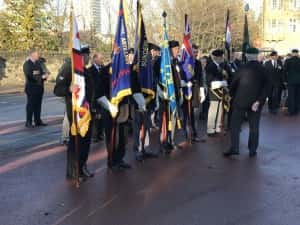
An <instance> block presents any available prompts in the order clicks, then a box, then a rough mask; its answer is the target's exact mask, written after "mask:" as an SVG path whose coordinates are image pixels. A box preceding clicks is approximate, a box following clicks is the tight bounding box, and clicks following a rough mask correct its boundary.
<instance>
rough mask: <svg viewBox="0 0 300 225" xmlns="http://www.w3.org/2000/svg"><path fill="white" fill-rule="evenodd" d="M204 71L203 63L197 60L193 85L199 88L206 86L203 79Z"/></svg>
mask: <svg viewBox="0 0 300 225" xmlns="http://www.w3.org/2000/svg"><path fill="white" fill-rule="evenodd" d="M202 71H203V69H202V65H201V62H200V61H199V60H198V59H195V75H194V77H193V83H194V84H195V83H197V84H198V85H199V87H203V86H204V79H203V72H202Z"/></svg>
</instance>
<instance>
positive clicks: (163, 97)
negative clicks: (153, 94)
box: [157, 85, 168, 100]
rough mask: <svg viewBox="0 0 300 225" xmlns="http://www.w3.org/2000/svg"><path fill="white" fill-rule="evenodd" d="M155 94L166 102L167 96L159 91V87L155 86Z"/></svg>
mask: <svg viewBox="0 0 300 225" xmlns="http://www.w3.org/2000/svg"><path fill="white" fill-rule="evenodd" d="M157 94H158V96H159V97H160V98H161V99H163V100H167V99H168V98H167V94H166V93H165V92H163V91H162V90H161V89H160V86H159V85H157Z"/></svg>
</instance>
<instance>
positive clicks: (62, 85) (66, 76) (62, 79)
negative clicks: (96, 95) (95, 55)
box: [54, 58, 93, 122]
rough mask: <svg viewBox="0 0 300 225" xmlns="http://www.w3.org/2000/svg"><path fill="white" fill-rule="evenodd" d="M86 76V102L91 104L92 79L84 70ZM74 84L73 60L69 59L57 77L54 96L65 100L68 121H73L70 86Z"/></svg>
mask: <svg viewBox="0 0 300 225" xmlns="http://www.w3.org/2000/svg"><path fill="white" fill-rule="evenodd" d="M84 76H85V82H86V85H85V89H86V100H87V101H88V102H89V104H91V100H92V82H93V81H92V79H91V76H89V74H88V71H87V70H86V69H85V70H84ZM71 82H72V70H71V60H70V59H69V58H68V59H66V60H65V62H64V64H63V65H62V67H61V68H60V70H59V72H58V75H57V77H56V84H55V87H54V94H55V95H56V96H58V97H64V98H65V104H66V111H67V115H68V119H69V121H70V122H71V121H72V94H71V92H70V85H71Z"/></svg>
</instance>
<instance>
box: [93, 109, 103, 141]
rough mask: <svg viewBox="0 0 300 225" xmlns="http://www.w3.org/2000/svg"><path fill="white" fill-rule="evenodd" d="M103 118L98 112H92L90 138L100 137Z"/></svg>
mask: <svg viewBox="0 0 300 225" xmlns="http://www.w3.org/2000/svg"><path fill="white" fill-rule="evenodd" d="M103 130H104V126H103V118H102V115H100V114H99V113H95V112H94V113H92V138H93V139H97V140H98V139H100V138H101V137H102V135H103Z"/></svg>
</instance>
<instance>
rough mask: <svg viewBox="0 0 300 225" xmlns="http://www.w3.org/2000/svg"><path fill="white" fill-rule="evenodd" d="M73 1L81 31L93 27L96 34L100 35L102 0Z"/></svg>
mask: <svg viewBox="0 0 300 225" xmlns="http://www.w3.org/2000/svg"><path fill="white" fill-rule="evenodd" d="M75 3H76V4H74V6H75V13H76V16H77V21H78V26H79V29H80V30H82V31H90V30H91V29H93V30H94V31H95V33H96V34H97V35H100V34H101V33H102V32H103V31H102V20H103V0H86V1H82V0H80V1H79V0H78V1H75Z"/></svg>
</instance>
